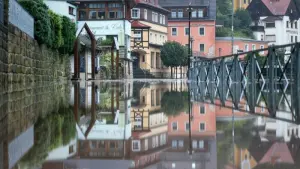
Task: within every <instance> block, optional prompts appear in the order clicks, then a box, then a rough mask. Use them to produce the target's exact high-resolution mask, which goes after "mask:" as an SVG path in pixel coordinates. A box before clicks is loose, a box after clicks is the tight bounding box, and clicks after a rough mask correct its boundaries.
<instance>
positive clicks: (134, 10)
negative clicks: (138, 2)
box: [131, 8, 140, 19]
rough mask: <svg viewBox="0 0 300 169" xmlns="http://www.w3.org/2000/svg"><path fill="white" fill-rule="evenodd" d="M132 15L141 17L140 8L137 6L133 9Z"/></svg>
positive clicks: (137, 17) (135, 17)
mask: <svg viewBox="0 0 300 169" xmlns="http://www.w3.org/2000/svg"><path fill="white" fill-rule="evenodd" d="M131 17H132V18H133V19H139V18H140V9H137V8H133V9H132V10H131Z"/></svg>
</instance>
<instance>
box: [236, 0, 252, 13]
mask: <svg viewBox="0 0 300 169" xmlns="http://www.w3.org/2000/svg"><path fill="white" fill-rule="evenodd" d="M251 1H252V0H234V11H236V10H237V9H240V8H243V9H246V8H247V7H248V5H249V4H250V2H251Z"/></svg>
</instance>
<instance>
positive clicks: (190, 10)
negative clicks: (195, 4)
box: [187, 2, 193, 71]
mask: <svg viewBox="0 0 300 169" xmlns="http://www.w3.org/2000/svg"><path fill="white" fill-rule="evenodd" d="M191 3H192V2H190V3H189V8H188V9H187V11H188V12H189V53H188V54H189V57H188V71H189V70H190V67H191V63H190V61H191V59H190V57H191V15H192V10H193V9H192V7H191Z"/></svg>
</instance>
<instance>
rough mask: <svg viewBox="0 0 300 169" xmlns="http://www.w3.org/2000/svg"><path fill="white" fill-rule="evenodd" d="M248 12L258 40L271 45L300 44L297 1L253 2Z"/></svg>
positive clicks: (256, 0) (260, 0) (254, 0)
mask: <svg viewBox="0 0 300 169" xmlns="http://www.w3.org/2000/svg"><path fill="white" fill-rule="evenodd" d="M247 10H248V11H249V13H250V15H251V18H252V20H253V23H252V30H253V31H254V35H255V38H256V40H265V41H268V42H269V45H273V44H274V45H283V44H290V43H295V42H299V36H300V29H299V26H300V25H299V23H300V21H299V17H300V13H299V8H298V9H297V6H296V4H295V1H293V0H285V1H281V0H280V1H275V0H252V2H251V3H250V4H249V6H248V8H247ZM286 52H287V53H289V52H290V51H289V49H288V50H287V51H286Z"/></svg>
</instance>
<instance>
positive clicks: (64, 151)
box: [46, 126, 77, 161]
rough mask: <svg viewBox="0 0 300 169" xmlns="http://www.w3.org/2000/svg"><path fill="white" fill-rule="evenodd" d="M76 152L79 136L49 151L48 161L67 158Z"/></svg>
mask: <svg viewBox="0 0 300 169" xmlns="http://www.w3.org/2000/svg"><path fill="white" fill-rule="evenodd" d="M74 127H75V126H74ZM76 153H77V138H75V139H73V140H71V141H70V142H69V143H68V144H67V145H62V146H60V147H58V148H56V149H54V150H52V151H51V152H49V153H48V157H47V159H46V161H55V160H65V159H68V158H71V157H73V156H74V155H75V154H76Z"/></svg>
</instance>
